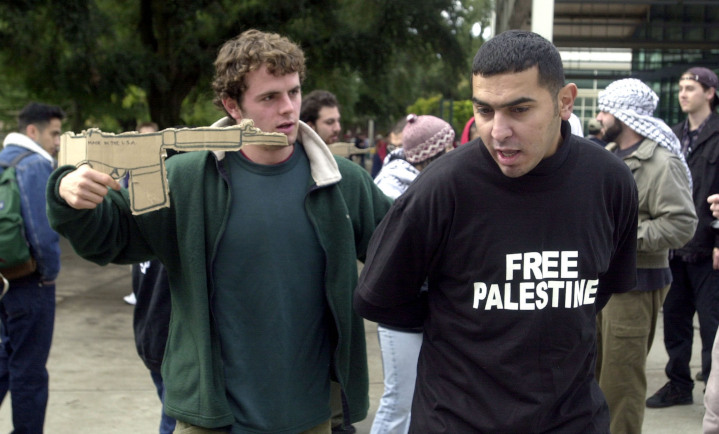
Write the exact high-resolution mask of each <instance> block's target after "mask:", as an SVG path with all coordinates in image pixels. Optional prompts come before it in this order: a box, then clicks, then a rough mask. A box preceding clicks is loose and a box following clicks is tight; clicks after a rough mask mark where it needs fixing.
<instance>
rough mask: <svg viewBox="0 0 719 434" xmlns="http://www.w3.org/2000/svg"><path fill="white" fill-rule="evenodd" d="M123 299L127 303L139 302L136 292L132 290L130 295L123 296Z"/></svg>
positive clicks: (134, 303)
mask: <svg viewBox="0 0 719 434" xmlns="http://www.w3.org/2000/svg"><path fill="white" fill-rule="evenodd" d="M122 299H123V300H125V303H127V304H131V305H133V306H134V305H136V304H137V299H136V298H135V293H134V292H131V293H130V294H129V295H126V296H124V297H122Z"/></svg>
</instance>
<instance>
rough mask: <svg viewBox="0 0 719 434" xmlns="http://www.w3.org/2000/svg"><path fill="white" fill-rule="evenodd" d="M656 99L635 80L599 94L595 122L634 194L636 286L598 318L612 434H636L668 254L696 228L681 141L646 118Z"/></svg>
mask: <svg viewBox="0 0 719 434" xmlns="http://www.w3.org/2000/svg"><path fill="white" fill-rule="evenodd" d="M658 101H659V97H657V94H656V93H654V91H652V90H651V89H650V88H649V87H648V86H647V85H646V84H644V83H643V82H641V81H640V80H637V79H634V78H627V79H623V80H618V81H615V82H613V83H611V84H610V85H609V86H607V88H606V89H605V90H603V91H602V92H600V93H599V110H600V112H599V114H598V115H597V120H598V121H599V122H600V123H601V125H602V126H603V127H604V129H605V133H604V138H605V140H607V142H608V144H607V145H606V149H608V150H610V151H611V152H613V153H614V154H615V155H617V156H618V157H619V158H621V159H622V160H624V162H625V163H626V164H627V166H628V167H629V168H630V169H631V171H632V174H633V175H634V179H635V181H636V183H637V190H638V197H639V215H638V227H637V287H636V288H635V289H634V290H632V291H629V292H626V293H623V294H615V295H614V296H613V297H612V298H611V299H610V300H609V302H608V303H607V305H606V306H605V307H604V309H603V310H602V311H601V312H600V313H599V315H597V331H598V333H597V334H598V336H597V344H598V352H597V367H596V375H597V380H598V381H599V387H600V388H601V389H602V391H603V392H604V396H605V397H606V399H607V404H608V405H609V414H610V431H611V432H612V433H616V434H622V433H626V434H631V433H639V432H641V431H642V422H643V421H644V398H645V397H646V393H647V379H646V372H645V369H646V359H647V355H648V354H649V350H650V348H651V345H652V342H653V341H654V334H655V331H656V324H657V317H658V315H659V311H660V309H661V307H662V303H663V302H664V298H665V296H666V294H667V291H669V285H670V283H671V281H672V274H671V271H670V269H669V250H670V249H678V248H680V247H682V246H683V245H684V244H686V243H687V242H688V241H689V240H690V239H691V238H692V236H693V235H694V230H695V229H696V225H697V216H696V213H695V212H694V204H693V202H692V195H691V178H690V175H689V169H688V168H687V166H686V163H685V162H684V158H683V156H682V154H681V151H680V149H679V140H678V139H677V137H676V136H675V135H674V133H673V132H672V131H671V129H670V128H669V127H668V126H667V125H666V124H665V123H664V122H663V121H662V120H660V119H657V118H655V117H653V116H652V114H653V113H654V110H655V109H656V106H657V102H658Z"/></svg>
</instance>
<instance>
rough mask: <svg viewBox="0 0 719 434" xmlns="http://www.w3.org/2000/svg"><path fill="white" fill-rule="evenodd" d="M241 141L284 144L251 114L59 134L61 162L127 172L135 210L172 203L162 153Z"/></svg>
mask: <svg viewBox="0 0 719 434" xmlns="http://www.w3.org/2000/svg"><path fill="white" fill-rule="evenodd" d="M245 145H268V146H287V136H286V135H284V134H281V133H265V132H263V131H261V130H260V129H258V128H255V127H254V122H253V121H252V120H251V119H244V120H242V121H241V122H240V124H239V125H233V126H230V127H224V128H213V127H201V128H180V129H175V128H168V129H165V130H162V131H158V132H153V133H137V132H127V133H121V134H113V133H104V132H102V131H100V130H99V129H97V128H91V129H88V130H85V131H83V132H82V133H81V134H79V135H76V134H74V133H72V132H67V133H65V134H63V135H62V136H61V146H60V155H59V157H58V162H59V164H60V165H66V164H70V165H73V166H75V167H78V166H80V165H82V164H88V165H90V167H92V168H93V169H95V170H98V171H100V172H102V173H106V174H108V175H110V176H112V177H113V178H115V179H121V178H124V177H125V176H126V174H127V173H128V172H129V175H130V176H129V179H128V192H129V193H130V205H131V208H132V213H133V214H142V213H145V212H149V211H153V210H156V209H159V208H163V207H167V206H170V197H169V188H168V185H167V173H166V171H165V158H166V157H167V149H175V150H177V151H182V152H188V151H203V150H204V151H230V152H231V151H238V150H240V148H242V146H245Z"/></svg>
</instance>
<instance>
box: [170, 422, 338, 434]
mask: <svg viewBox="0 0 719 434" xmlns="http://www.w3.org/2000/svg"><path fill="white" fill-rule="evenodd" d="M331 432H332V428H331V426H330V420H329V419H327V420H326V421H325V422H322V423H321V424H319V425H317V426H316V427H313V428H310V429H308V430H306V431H302V432H301V433H300V434H331ZM228 433H229V431H225V430H221V429H219V430H218V429H209V428H202V427H199V426H195V425H190V424H189V423H185V422H182V421H179V420H178V421H177V427H176V428H175V434H228Z"/></svg>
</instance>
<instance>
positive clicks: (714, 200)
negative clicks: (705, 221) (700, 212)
mask: <svg viewBox="0 0 719 434" xmlns="http://www.w3.org/2000/svg"><path fill="white" fill-rule="evenodd" d="M707 202H709V204H710V205H709V209H710V210H711V211H712V215H713V216H714V218H715V219H716V218H719V194H712V195H711V196H709V197H708V198H707Z"/></svg>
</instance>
